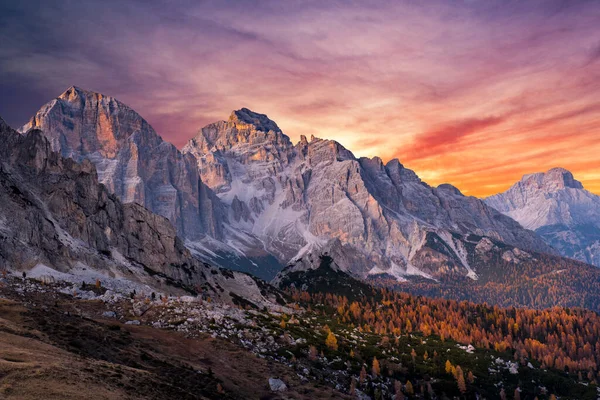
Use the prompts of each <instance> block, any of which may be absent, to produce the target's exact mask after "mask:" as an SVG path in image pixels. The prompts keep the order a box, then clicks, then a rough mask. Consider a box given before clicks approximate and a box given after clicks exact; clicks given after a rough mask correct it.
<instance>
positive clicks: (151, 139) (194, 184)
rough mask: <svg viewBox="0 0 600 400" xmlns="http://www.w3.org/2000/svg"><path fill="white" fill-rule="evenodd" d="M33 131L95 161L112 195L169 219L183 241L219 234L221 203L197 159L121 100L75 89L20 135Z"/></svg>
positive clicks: (69, 153) (66, 152) (66, 153)
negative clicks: (206, 184) (202, 177)
mask: <svg viewBox="0 0 600 400" xmlns="http://www.w3.org/2000/svg"><path fill="white" fill-rule="evenodd" d="M32 129H40V130H41V131H42V132H43V134H44V136H45V137H46V138H47V139H48V142H49V143H50V146H51V148H52V150H53V151H56V152H58V153H60V154H61V155H62V156H63V157H65V158H70V159H73V160H75V161H76V162H84V160H89V161H91V162H92V163H93V164H94V165H95V167H96V170H97V174H98V178H99V180H100V182H101V183H103V184H104V185H105V186H106V187H107V188H108V190H109V191H110V192H112V193H114V194H115V195H117V197H119V199H120V200H121V201H123V202H125V203H133V202H135V203H138V204H141V205H143V206H144V207H146V208H148V209H149V210H151V211H152V212H155V213H157V214H159V215H161V216H163V217H166V218H168V219H169V221H171V223H172V224H173V225H174V226H175V228H176V229H177V232H178V233H179V234H180V235H181V236H182V237H185V238H186V239H191V240H195V239H198V238H201V237H204V236H205V235H206V234H209V235H211V236H214V237H219V236H220V224H221V220H222V218H221V217H220V216H219V217H217V215H216V214H219V213H220V206H219V204H218V199H216V198H215V197H214V194H212V192H211V191H210V190H208V188H206V187H204V186H203V185H202V182H200V180H199V179H198V178H199V176H198V170H197V166H196V160H195V159H194V158H193V157H191V156H189V155H184V154H182V153H181V152H179V151H178V150H177V148H176V147H175V146H173V145H172V144H170V143H167V142H164V141H163V140H162V138H161V137H160V136H159V135H158V134H157V133H156V131H155V130H154V129H153V128H152V126H150V124H148V122H147V121H146V120H145V119H144V118H142V117H141V116H140V115H139V114H138V113H136V112H135V111H134V110H132V109H131V108H130V107H129V106H127V105H125V104H123V103H121V102H120V101H118V100H117V99H115V98H113V97H110V96H106V95H103V94H101V93H96V92H92V91H88V90H84V89H81V88H78V87H75V86H73V87H70V88H69V89H67V90H66V91H65V92H64V93H62V94H61V95H60V96H58V97H57V98H56V99H54V100H52V101H50V102H49V103H47V104H45V105H44V106H42V108H41V109H40V110H39V111H38V112H37V113H36V114H35V116H34V117H32V118H31V120H30V121H29V123H28V124H26V125H25V126H23V128H22V129H21V132H28V131H30V130H32Z"/></svg>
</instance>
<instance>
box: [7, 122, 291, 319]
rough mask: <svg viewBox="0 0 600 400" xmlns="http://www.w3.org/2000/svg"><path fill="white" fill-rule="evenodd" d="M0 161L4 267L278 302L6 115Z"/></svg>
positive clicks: (117, 285)
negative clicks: (205, 258) (198, 252)
mask: <svg viewBox="0 0 600 400" xmlns="http://www.w3.org/2000/svg"><path fill="white" fill-rule="evenodd" d="M0 160H1V161H0V204H2V207H0V269H2V270H13V271H24V272H25V273H26V274H28V275H29V276H38V277H41V278H43V279H49V280H53V279H54V278H58V279H60V280H67V281H71V282H81V281H82V280H87V281H88V282H89V281H90V280H91V281H92V282H93V281H95V280H96V279H99V280H101V281H102V282H103V284H104V285H106V287H109V288H111V289H113V290H115V291H119V290H120V291H123V290H135V289H137V290H144V291H146V292H150V291H153V290H155V291H159V292H167V293H179V294H185V293H192V294H195V293H197V292H198V291H202V292H203V293H206V294H207V295H210V296H212V297H214V298H216V299H221V300H222V301H223V302H226V303H235V302H237V301H239V299H241V298H243V299H245V301H246V302H249V303H252V304H255V305H256V306H257V307H258V306H260V307H262V306H264V305H272V304H276V303H277V301H278V300H279V301H280V300H281V299H280V296H279V295H278V294H277V293H275V292H272V291H269V290H265V288H266V285H265V284H264V282H260V281H258V280H255V279H253V278H251V277H250V276H248V275H246V274H242V273H238V272H235V273H234V272H231V271H228V270H222V269H219V268H214V267H211V266H210V265H208V264H205V263H203V262H201V261H199V260H197V259H196V258H194V257H193V256H192V255H191V253H190V251H189V250H188V249H187V248H186V247H185V246H184V243H183V241H182V240H181V239H180V238H179V237H178V236H177V232H176V231H175V229H174V227H173V226H172V224H171V223H170V222H169V220H167V219H166V218H164V217H162V216H160V215H156V214H153V213H152V212H150V211H149V210H147V209H146V208H144V207H143V206H141V205H139V204H137V203H135V202H133V203H128V204H123V203H122V202H121V201H120V200H119V199H118V198H117V197H116V196H115V195H113V194H112V193H110V191H109V190H108V189H107V187H106V186H104V185H102V184H100V183H99V179H98V174H97V172H96V170H95V168H94V166H93V164H92V163H91V162H90V161H88V160H85V159H84V160H83V161H82V162H81V163H77V162H75V161H74V160H73V159H71V158H63V157H62V156H61V155H60V154H59V153H57V152H55V151H53V150H52V146H51V143H50V142H49V141H48V140H47V139H46V138H45V136H44V135H43V134H42V132H41V131H40V130H38V129H31V130H29V131H28V133H27V134H24V135H21V134H19V133H18V132H16V131H14V130H13V129H11V128H10V127H9V126H8V125H6V123H5V122H4V121H3V120H2V119H0ZM232 293H233V294H232Z"/></svg>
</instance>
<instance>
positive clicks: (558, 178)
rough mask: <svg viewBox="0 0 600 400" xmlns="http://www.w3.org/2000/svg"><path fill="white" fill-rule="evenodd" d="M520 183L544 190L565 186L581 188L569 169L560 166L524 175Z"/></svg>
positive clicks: (554, 189) (549, 190)
mask: <svg viewBox="0 0 600 400" xmlns="http://www.w3.org/2000/svg"><path fill="white" fill-rule="evenodd" d="M520 183H522V184H524V185H526V186H529V187H532V188H534V189H539V190H542V191H546V192H554V191H557V190H561V189H565V188H572V189H583V185H582V184H581V182H579V181H577V180H576V179H575V178H574V177H573V174H572V173H571V172H570V171H568V170H566V169H564V168H560V167H558V168H552V169H550V170H548V171H547V172H538V173H535V174H529V175H525V176H523V178H522V179H521V181H520Z"/></svg>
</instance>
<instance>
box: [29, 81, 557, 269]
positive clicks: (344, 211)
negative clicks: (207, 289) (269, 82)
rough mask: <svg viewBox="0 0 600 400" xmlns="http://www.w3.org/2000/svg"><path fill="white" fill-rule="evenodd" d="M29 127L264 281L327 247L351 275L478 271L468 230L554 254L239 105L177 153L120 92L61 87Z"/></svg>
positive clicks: (465, 200)
mask: <svg viewBox="0 0 600 400" xmlns="http://www.w3.org/2000/svg"><path fill="white" fill-rule="evenodd" d="M32 128H36V129H40V130H41V131H42V132H43V134H44V135H45V136H46V137H47V138H48V140H49V143H50V146H51V148H52V150H54V151H56V152H59V153H60V154H61V155H62V156H64V157H71V158H73V159H74V160H75V161H78V162H79V161H82V160H85V159H87V160H89V161H91V162H92V163H93V164H94V165H95V166H96V168H97V170H98V179H99V181H100V182H101V183H103V184H104V185H105V186H106V187H107V188H108V190H109V191H110V192H112V193H114V194H115V195H116V196H117V197H118V198H119V199H120V200H121V201H123V202H124V203H131V202H136V203H139V204H141V205H143V206H145V207H146V208H148V209H149V210H150V211H152V212H155V213H157V214H159V215H162V216H164V217H166V218H168V219H169V221H171V223H172V224H173V226H174V227H175V228H176V230H177V233H178V234H179V235H180V236H181V237H182V238H183V239H184V240H185V244H186V246H187V247H188V248H189V249H190V250H191V251H192V252H193V253H194V254H195V255H196V256H198V257H200V258H202V259H203V260H205V261H207V262H210V263H212V264H216V265H221V266H227V267H230V268H234V269H239V270H243V271H247V272H252V273H253V274H255V275H258V276H260V277H262V278H265V279H271V278H273V277H274V276H275V274H276V273H277V272H278V271H279V270H281V269H282V268H283V267H284V266H285V265H288V264H289V263H292V262H295V261H297V260H298V259H301V258H302V257H303V256H304V255H305V254H308V253H311V252H321V253H323V252H328V253H330V254H333V255H335V258H336V262H337V264H338V265H340V267H341V268H342V269H343V270H344V271H349V272H350V273H352V274H354V275H355V276H358V277H361V278H366V277H368V276H373V275H381V274H385V275H389V276H393V277H395V278H396V279H398V280H405V279H407V277H408V278H410V277H415V276H416V277H425V278H428V279H433V280H436V279H439V278H440V277H441V276H443V275H445V274H449V273H451V274H454V275H455V274H458V275H461V276H465V277H469V278H471V279H477V272H476V271H475V270H474V269H473V268H472V267H471V265H470V264H469V261H468V260H469V257H470V256H471V255H472V254H470V251H471V250H469V249H472V248H473V246H471V245H470V242H471V241H472V240H473V239H472V237H471V238H470V239H469V238H468V236H469V235H476V236H477V237H478V238H479V239H478V240H479V241H482V240H484V239H485V240H493V241H497V242H501V243H505V244H507V245H509V246H514V247H518V248H520V249H523V250H525V251H537V252H545V253H552V252H554V250H553V249H552V248H551V247H550V246H548V245H547V244H546V243H545V242H544V241H543V240H542V239H541V238H540V237H539V236H538V235H536V234H535V233H533V232H532V231H530V230H527V229H524V228H523V227H522V226H521V225H520V224H519V223H517V222H515V221H514V220H513V219H511V218H509V217H507V216H505V215H503V214H502V213H500V212H498V211H496V210H495V209H494V208H492V207H490V206H489V205H487V204H486V203H485V202H484V201H482V200H480V199H477V198H474V197H468V196H464V195H462V194H461V193H460V191H459V190H458V189H457V188H455V187H453V186H451V185H447V184H445V185H440V186H438V187H431V186H429V185H427V184H426V183H425V182H423V181H422V180H421V179H419V177H418V176H417V175H416V174H415V173H414V172H413V171H411V170H409V169H407V168H405V167H404V166H403V165H402V164H401V163H400V162H399V161H398V160H396V159H394V160H391V161H389V162H387V163H385V164H384V163H383V162H382V160H381V159H379V158H378V157H374V158H357V157H355V156H354V155H353V154H352V153H351V152H350V151H349V150H347V149H346V148H344V147H343V146H342V145H341V144H339V143H337V142H335V141H331V140H324V139H319V138H316V137H311V138H310V140H308V139H307V138H306V137H304V136H302V137H301V140H300V141H299V142H298V143H296V144H293V143H292V142H291V141H290V139H289V137H288V136H286V135H285V134H284V133H283V132H282V131H281V129H280V128H279V127H278V126H277V124H276V123H275V122H274V121H272V120H270V119H269V118H268V117H267V116H266V115H264V114H258V113H255V112H253V111H250V110H248V109H245V108H243V109H240V110H237V111H234V112H232V114H231V115H230V117H229V118H228V119H227V120H225V121H219V122H216V123H213V124H210V125H208V126H206V127H204V128H202V129H200V130H199V132H198V134H197V135H196V136H195V137H194V138H192V139H191V140H190V141H189V142H188V144H187V145H186V146H184V148H183V149H182V150H181V151H178V150H177V149H176V148H175V147H174V146H173V145H171V144H169V143H167V142H165V141H163V140H162V139H161V138H160V136H158V135H157V134H156V132H155V131H154V129H153V128H152V127H151V126H150V125H149V124H148V123H147V122H146V121H145V120H144V119H143V118H142V117H141V116H139V115H138V114H137V113H135V112H134V111H133V110H132V109H131V108H129V107H128V106H126V105H124V104H123V103H121V102H119V101H118V100H116V99H113V98H111V97H108V96H105V95H102V94H99V93H94V92H90V91H86V90H83V89H80V88H76V87H71V88H69V89H68V90H67V91H66V92H64V93H63V94H61V95H60V96H59V97H58V98H56V99H54V100H52V101H51V102H49V103H48V104H46V105H44V106H43V107H42V108H41V109H40V110H39V111H38V112H37V113H36V115H35V116H34V117H32V118H31V120H30V121H29V123H28V124H26V125H25V126H24V127H22V128H21V129H20V131H21V132H23V133H24V132H27V131H29V130H30V129H32Z"/></svg>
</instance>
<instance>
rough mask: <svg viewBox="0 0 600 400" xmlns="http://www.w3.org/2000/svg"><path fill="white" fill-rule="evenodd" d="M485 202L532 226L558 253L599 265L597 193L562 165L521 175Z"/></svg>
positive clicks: (599, 215)
mask: <svg viewBox="0 0 600 400" xmlns="http://www.w3.org/2000/svg"><path fill="white" fill-rule="evenodd" d="M485 202H486V203H487V204H488V205H490V206H491V207H494V208H495V209H497V210H498V211H500V212H502V213H504V214H506V215H507V216H509V217H511V218H514V219H515V220H517V221H518V222H520V223H521V225H523V227H525V228H527V229H532V230H535V231H536V232H537V233H538V234H539V235H540V236H541V237H542V238H543V239H544V240H545V241H546V242H547V243H548V244H549V245H551V246H552V247H554V248H555V249H557V250H558V251H559V252H560V254H561V255H563V256H565V257H570V258H574V259H577V260H580V261H583V262H586V263H589V264H593V265H596V266H598V267H600V196H597V195H595V194H593V193H590V192H588V191H587V190H585V189H584V188H583V185H582V184H581V182H579V181H577V180H576V179H575V178H574V177H573V174H572V173H571V172H569V171H567V170H566V169H564V168H553V169H551V170H549V171H547V172H545V173H543V172H541V173H535V174H529V175H525V176H523V178H522V179H521V180H520V181H519V182H517V183H515V184H514V185H513V186H512V187H511V188H510V189H508V190H507V191H506V192H504V193H500V194H497V195H495V196H491V197H488V198H487V199H485Z"/></svg>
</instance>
